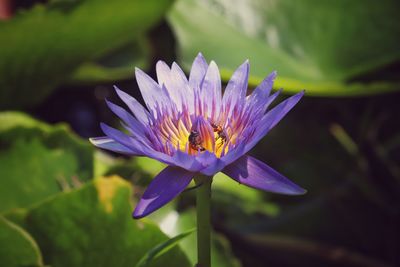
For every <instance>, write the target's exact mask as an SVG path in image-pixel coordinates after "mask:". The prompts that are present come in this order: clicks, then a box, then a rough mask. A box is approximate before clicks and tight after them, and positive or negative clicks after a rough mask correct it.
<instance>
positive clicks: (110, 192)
mask: <svg viewBox="0 0 400 267" xmlns="http://www.w3.org/2000/svg"><path fill="white" fill-rule="evenodd" d="M131 196H132V189H131V185H130V184H129V183H128V182H126V181H124V180H122V179H121V178H118V177H116V176H114V177H108V178H97V179H95V180H94V181H93V182H91V183H88V184H86V185H84V186H82V187H81V188H79V189H76V190H73V191H71V192H67V193H61V194H59V195H57V196H55V197H54V198H52V199H49V200H47V201H45V202H43V203H42V204H40V205H37V206H35V207H33V208H32V209H30V210H29V212H28V214H27V216H26V222H27V223H26V224H27V229H28V231H29V232H30V233H31V234H32V236H33V237H34V238H35V240H37V242H38V244H39V247H40V248H41V250H42V251H43V257H44V261H45V263H46V264H49V265H51V266H54V267H62V266H68V267H69V266H87V267H90V266H96V267H98V266H119V267H124V266H126V267H132V266H135V264H137V263H138V262H139V260H140V259H141V258H142V257H143V256H144V255H145V254H146V253H147V251H149V250H150V249H152V248H153V247H155V246H156V245H157V244H160V243H161V242H165V241H166V240H168V238H167V237H166V236H165V235H164V234H163V233H162V232H161V231H160V230H159V229H158V227H157V226H156V225H154V224H152V223H149V222H148V221H147V220H140V221H139V220H133V219H132V217H131V213H132V205H131V203H130V199H131ZM150 266H153V267H155V266H190V264H189V262H188V260H187V258H186V256H185V255H184V254H183V252H182V251H181V250H180V249H179V248H178V247H175V248H172V249H171V250H169V251H168V253H165V254H163V255H161V256H160V257H158V258H157V259H155V260H154V261H153V262H152V264H151V265H150Z"/></svg>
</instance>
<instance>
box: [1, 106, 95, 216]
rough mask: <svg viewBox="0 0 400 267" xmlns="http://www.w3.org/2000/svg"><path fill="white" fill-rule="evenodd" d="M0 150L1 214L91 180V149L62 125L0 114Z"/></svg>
mask: <svg viewBox="0 0 400 267" xmlns="http://www.w3.org/2000/svg"><path fill="white" fill-rule="evenodd" d="M0 147H1V151H0V212H2V211H6V210H9V209H13V208H20V207H28V206H30V205H32V204H34V203H36V202H38V201H41V200H42V199H44V198H46V197H48V196H51V195H53V194H56V193H58V192H60V191H62V190H63V189H64V190H66V189H69V188H70V187H71V186H73V185H74V184H75V185H77V184H79V182H82V181H86V180H89V179H90V178H91V177H92V173H93V150H92V147H91V146H90V145H89V144H88V143H85V142H84V141H83V140H81V139H79V138H78V137H77V136H75V135H74V134H73V133H71V132H70V130H69V129H68V128H67V127H66V126H64V125H56V126H50V125H47V124H45V123H42V122H40V121H37V120H35V119H33V118H31V117H29V116H27V115H25V114H23V113H18V112H2V113H0Z"/></svg>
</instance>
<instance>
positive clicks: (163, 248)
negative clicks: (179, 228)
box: [136, 229, 195, 267]
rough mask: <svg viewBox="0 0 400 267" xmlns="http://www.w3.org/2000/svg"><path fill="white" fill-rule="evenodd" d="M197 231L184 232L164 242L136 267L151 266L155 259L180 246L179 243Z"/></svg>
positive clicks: (147, 254) (150, 251)
mask: <svg viewBox="0 0 400 267" xmlns="http://www.w3.org/2000/svg"><path fill="white" fill-rule="evenodd" d="M194 231H195V229H193V230H190V231H187V232H184V233H182V234H179V235H177V236H175V237H173V238H171V239H169V240H167V241H165V242H162V243H161V244H158V245H157V246H155V247H154V248H152V249H151V250H149V251H148V252H147V253H146V254H145V255H144V256H143V257H142V258H141V259H140V261H139V262H138V263H137V264H136V267H147V266H149V264H150V262H151V261H153V260H154V259H157V258H158V257H160V256H161V255H163V254H164V253H166V252H168V251H170V250H171V249H172V248H173V247H175V246H176V245H178V243H179V241H181V240H182V239H184V238H185V237H187V236H188V235H190V234H191V233H193V232H194Z"/></svg>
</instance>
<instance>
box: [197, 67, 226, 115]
mask: <svg viewBox="0 0 400 267" xmlns="http://www.w3.org/2000/svg"><path fill="white" fill-rule="evenodd" d="M221 98H222V93H221V76H220V74H219V70H218V66H217V64H216V63H215V62H214V61H211V63H210V66H209V67H208V69H207V73H206V76H205V77H204V81H203V84H202V86H201V104H202V105H203V107H204V109H203V112H205V114H203V116H204V117H206V118H207V117H210V118H211V119H212V120H214V121H215V120H217V117H218V116H219V112H220V109H221V101H222V99H221Z"/></svg>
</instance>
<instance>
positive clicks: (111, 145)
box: [89, 136, 137, 156]
mask: <svg viewBox="0 0 400 267" xmlns="http://www.w3.org/2000/svg"><path fill="white" fill-rule="evenodd" d="M89 141H90V142H91V143H92V144H93V145H95V146H97V147H99V148H103V149H107V150H110V151H113V152H117V153H121V154H124V155H127V156H135V155H137V154H136V153H135V152H133V151H132V150H131V149H129V148H127V147H126V146H124V145H121V144H120V143H118V142H115V141H114V140H113V139H111V138H109V137H107V136H102V137H93V138H89Z"/></svg>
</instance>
